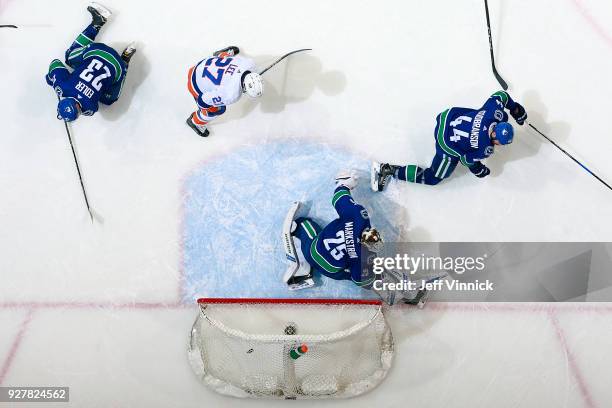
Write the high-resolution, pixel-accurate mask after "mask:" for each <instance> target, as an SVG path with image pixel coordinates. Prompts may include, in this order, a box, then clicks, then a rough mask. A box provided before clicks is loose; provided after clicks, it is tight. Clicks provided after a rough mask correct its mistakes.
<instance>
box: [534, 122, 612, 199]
mask: <svg viewBox="0 0 612 408" xmlns="http://www.w3.org/2000/svg"><path fill="white" fill-rule="evenodd" d="M529 126H530V127H531V128H532V129H533V130H535V131H536V132H538V134H540V135H541V136H542V137H543V138H545V139H546V140H548V141H549V142H550V143H552V144H553V146H555V147H556V148H557V149H559V150H561V151H562V152H563V153H565V155H566V156H567V157H569V158H570V159H572V160H573V161H575V162H576V163H577V164H578V165H579V166H580V167H582V168H583V169H584V170H586V171H587V172H588V173H589V174H590V175H591V176H593V177H595V178H596V179H597V180H599V182H601V183H602V184H603V185H604V186H606V187H608V188H609V189H610V190H612V187H610V185H609V184H608V183H606V182H605V181H603V180H602V179H601V178H600V177H599V176H598V175H597V174H595V173H593V172H592V171H591V170H589V168H588V167H587V166H585V165H584V164H582V163H580V162H579V161H578V160H577V159H576V158H575V157H574V156H572V155H571V154H569V153H568V152H566V151H565V149H563V148H562V147H561V146H559V145H558V144H557V143H555V142H554V141H553V140H552V139H551V138H549V137H548V136H546V135H545V134H544V133H542V132H540V131H539V130H538V128H536V127H535V126H533V125H532V124H531V123H529Z"/></svg>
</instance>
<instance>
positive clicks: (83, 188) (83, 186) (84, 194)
mask: <svg viewBox="0 0 612 408" xmlns="http://www.w3.org/2000/svg"><path fill="white" fill-rule="evenodd" d="M56 95H57V100H58V101H59V100H60V96H59V95H58V94H56ZM63 122H64V127H65V128H66V135H67V136H68V141H69V142H70V149H72V157H74V164H75V165H76V169H77V173H78V175H79V181H80V182H81V190H82V191H83V198H85V205H86V206H87V212H88V213H89V218H90V219H91V222H92V223H93V220H94V219H93V213H92V212H91V207H90V206H89V200H88V199H87V192H85V184H83V177H82V176H81V168H80V166H79V160H78V159H77V155H76V152H75V150H74V144H73V143H72V134H71V133H70V128H69V127H68V122H66V121H65V120H64V121H63Z"/></svg>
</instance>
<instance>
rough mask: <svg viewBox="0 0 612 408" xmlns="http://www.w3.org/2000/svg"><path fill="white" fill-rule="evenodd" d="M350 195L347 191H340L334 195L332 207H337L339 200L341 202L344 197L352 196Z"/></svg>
mask: <svg viewBox="0 0 612 408" xmlns="http://www.w3.org/2000/svg"><path fill="white" fill-rule="evenodd" d="M350 195H351V193H349V192H348V191H346V190H340V191H338V192H337V193H336V194H334V198H332V205H333V206H334V207H335V206H336V203H337V202H338V200H340V199H341V198H342V197H344V196H350Z"/></svg>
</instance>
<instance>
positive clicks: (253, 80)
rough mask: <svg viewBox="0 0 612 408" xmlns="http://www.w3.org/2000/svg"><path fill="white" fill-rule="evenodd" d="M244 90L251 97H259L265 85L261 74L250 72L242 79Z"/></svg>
mask: <svg viewBox="0 0 612 408" xmlns="http://www.w3.org/2000/svg"><path fill="white" fill-rule="evenodd" d="M242 91H243V92H245V93H246V94H247V95H249V96H250V97H251V98H259V97H260V96H261V95H263V91H264V85H263V80H262V79H261V75H259V74H258V73H257V72H249V73H248V74H246V75H245V76H244V78H243V79H242Z"/></svg>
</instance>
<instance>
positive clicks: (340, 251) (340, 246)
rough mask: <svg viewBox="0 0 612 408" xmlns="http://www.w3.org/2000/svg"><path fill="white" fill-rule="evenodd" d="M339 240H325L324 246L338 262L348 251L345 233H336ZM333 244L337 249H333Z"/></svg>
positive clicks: (341, 231)
mask: <svg viewBox="0 0 612 408" xmlns="http://www.w3.org/2000/svg"><path fill="white" fill-rule="evenodd" d="M336 237H337V238H327V239H324V240H323V245H325V249H327V250H328V251H329V254H330V255H331V256H332V257H333V258H334V259H335V260H336V261H339V260H341V259H342V257H343V256H344V254H345V251H346V243H345V241H344V231H343V230H340V231H338V233H336ZM332 244H333V245H335V248H333V249H331V247H332Z"/></svg>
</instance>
